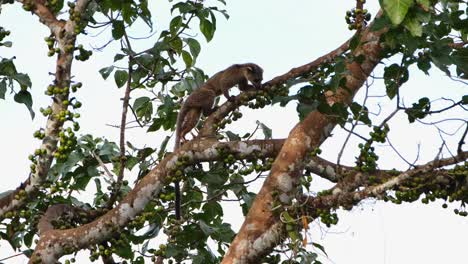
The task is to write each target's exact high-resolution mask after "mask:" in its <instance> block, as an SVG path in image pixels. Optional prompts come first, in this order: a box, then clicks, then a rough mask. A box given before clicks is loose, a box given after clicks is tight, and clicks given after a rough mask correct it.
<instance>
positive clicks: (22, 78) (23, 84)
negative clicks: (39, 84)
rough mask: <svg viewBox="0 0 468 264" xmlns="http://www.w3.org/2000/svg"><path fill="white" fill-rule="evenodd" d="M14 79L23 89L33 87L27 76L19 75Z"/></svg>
mask: <svg viewBox="0 0 468 264" xmlns="http://www.w3.org/2000/svg"><path fill="white" fill-rule="evenodd" d="M12 78H13V79H14V80H15V81H17V82H18V83H19V85H20V86H21V87H22V88H26V87H31V86H32V83H31V79H30V78H29V76H28V75H27V74H24V73H17V74H15V75H13V76H12Z"/></svg>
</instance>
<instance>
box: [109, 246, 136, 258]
mask: <svg viewBox="0 0 468 264" xmlns="http://www.w3.org/2000/svg"><path fill="white" fill-rule="evenodd" d="M113 247H114V249H115V254H116V255H117V256H119V257H122V258H124V259H131V258H133V256H134V253H133V250H132V247H131V246H130V244H129V243H128V242H126V243H117V244H115V245H113ZM113 252H114V251H113Z"/></svg>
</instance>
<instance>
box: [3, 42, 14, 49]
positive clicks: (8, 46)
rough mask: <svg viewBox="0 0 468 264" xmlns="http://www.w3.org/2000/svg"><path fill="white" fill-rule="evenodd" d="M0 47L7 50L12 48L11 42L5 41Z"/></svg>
mask: <svg viewBox="0 0 468 264" xmlns="http://www.w3.org/2000/svg"><path fill="white" fill-rule="evenodd" d="M0 46H4V47H7V48H11V46H13V42H11V41H5V42H2V43H0Z"/></svg>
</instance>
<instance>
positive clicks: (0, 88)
mask: <svg viewBox="0 0 468 264" xmlns="http://www.w3.org/2000/svg"><path fill="white" fill-rule="evenodd" d="M6 89H7V84H6V82H5V80H2V81H1V82H0V99H5V93H6Z"/></svg>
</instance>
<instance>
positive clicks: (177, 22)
mask: <svg viewBox="0 0 468 264" xmlns="http://www.w3.org/2000/svg"><path fill="white" fill-rule="evenodd" d="M181 26H182V17H181V16H176V17H174V18H173V19H172V20H171V23H170V25H169V30H170V31H171V34H172V35H176V34H177V32H178V31H179V28H180V27H181Z"/></svg>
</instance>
